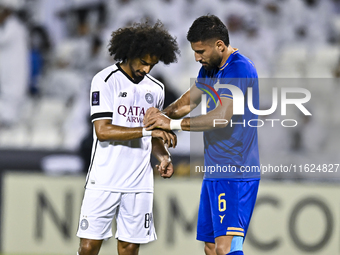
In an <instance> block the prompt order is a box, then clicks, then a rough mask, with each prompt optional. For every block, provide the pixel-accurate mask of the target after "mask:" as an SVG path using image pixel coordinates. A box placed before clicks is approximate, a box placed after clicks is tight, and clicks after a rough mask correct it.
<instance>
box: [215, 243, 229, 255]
mask: <svg viewBox="0 0 340 255" xmlns="http://www.w3.org/2000/svg"><path fill="white" fill-rule="evenodd" d="M215 251H216V254H217V255H226V254H227V253H229V252H230V245H229V246H228V245H227V244H216V247H215Z"/></svg>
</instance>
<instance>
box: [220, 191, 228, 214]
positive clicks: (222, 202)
mask: <svg viewBox="0 0 340 255" xmlns="http://www.w3.org/2000/svg"><path fill="white" fill-rule="evenodd" d="M224 196H225V193H221V194H219V195H218V210H219V211H220V212H224V211H225V210H226V209H227V201H225V199H223V198H222V197H224Z"/></svg>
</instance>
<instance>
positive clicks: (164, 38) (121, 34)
mask: <svg viewBox="0 0 340 255" xmlns="http://www.w3.org/2000/svg"><path fill="white" fill-rule="evenodd" d="M109 52H110V55H111V56H114V57H113V58H114V59H115V60H117V61H125V60H127V59H135V58H141V57H144V56H145V55H146V54H149V55H150V56H156V57H157V58H158V59H159V61H161V62H163V63H164V64H166V65H168V64H170V63H173V62H177V56H176V54H180V51H179V48H178V44H177V41H176V38H175V37H172V36H171V35H170V34H169V32H168V31H167V30H166V29H165V28H164V25H163V24H162V22H160V21H159V20H158V21H157V22H156V24H155V25H154V26H151V25H149V24H148V22H147V21H146V22H144V23H134V24H133V25H132V26H131V27H125V28H120V29H118V30H116V31H114V32H113V33H112V35H111V40H110V44H109Z"/></svg>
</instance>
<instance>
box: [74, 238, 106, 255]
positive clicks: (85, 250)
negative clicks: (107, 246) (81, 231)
mask: <svg viewBox="0 0 340 255" xmlns="http://www.w3.org/2000/svg"><path fill="white" fill-rule="evenodd" d="M100 245H101V243H98V242H91V241H86V242H81V243H80V246H79V250H78V254H79V255H97V254H98V253H99V250H100Z"/></svg>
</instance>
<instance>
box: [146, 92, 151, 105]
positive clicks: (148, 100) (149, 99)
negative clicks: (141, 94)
mask: <svg viewBox="0 0 340 255" xmlns="http://www.w3.org/2000/svg"><path fill="white" fill-rule="evenodd" d="M145 100H146V102H148V103H149V104H152V103H153V96H152V94H150V93H146V95H145Z"/></svg>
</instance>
